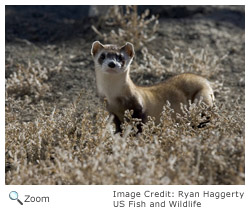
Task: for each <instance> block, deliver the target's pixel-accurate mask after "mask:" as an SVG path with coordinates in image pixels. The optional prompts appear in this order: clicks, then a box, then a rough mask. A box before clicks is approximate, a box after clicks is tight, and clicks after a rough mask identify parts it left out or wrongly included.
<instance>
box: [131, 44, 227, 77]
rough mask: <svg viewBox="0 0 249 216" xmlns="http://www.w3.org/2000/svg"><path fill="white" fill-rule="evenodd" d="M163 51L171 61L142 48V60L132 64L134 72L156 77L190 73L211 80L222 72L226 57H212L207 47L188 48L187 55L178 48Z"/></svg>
mask: <svg viewBox="0 0 249 216" xmlns="http://www.w3.org/2000/svg"><path fill="white" fill-rule="evenodd" d="M165 51H166V52H169V53H170V54H171V56H172V59H166V58H165V56H161V55H160V56H154V55H152V54H151V53H149V51H148V48H147V47H144V48H142V50H141V52H142V58H141V60H139V62H135V63H134V72H135V73H139V74H142V73H151V74H153V75H155V76H158V77H164V76H165V74H167V75H177V74H180V73H190V72H191V73H194V74H198V75H201V76H204V77H206V78H212V77H213V76H214V75H215V74H219V73H220V72H221V71H222V70H223V69H222V64H221V62H222V61H223V60H224V59H225V58H226V55H225V56H223V57H218V56H216V55H214V54H213V53H211V52H210V50H209V48H208V47H205V48H203V49H201V50H193V49H191V48H189V49H188V52H187V53H183V52H181V51H180V48H179V47H175V48H174V49H173V50H165Z"/></svg>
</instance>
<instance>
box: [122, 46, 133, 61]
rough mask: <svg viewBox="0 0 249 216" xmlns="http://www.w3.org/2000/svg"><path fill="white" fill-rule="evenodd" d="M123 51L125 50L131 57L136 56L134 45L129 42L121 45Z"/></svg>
mask: <svg viewBox="0 0 249 216" xmlns="http://www.w3.org/2000/svg"><path fill="white" fill-rule="evenodd" d="M121 51H124V52H125V53H126V54H127V55H128V56H129V57H130V58H132V57H134V55H135V51H134V46H133V44H132V43H129V42H127V43H126V44H125V45H124V46H122V47H121Z"/></svg>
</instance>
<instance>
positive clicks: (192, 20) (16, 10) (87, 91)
mask: <svg viewBox="0 0 249 216" xmlns="http://www.w3.org/2000/svg"><path fill="white" fill-rule="evenodd" d="M143 7H144V6H143ZM143 7H141V8H139V9H140V10H141V11H142V10H143ZM88 9H89V8H88V7H87V6H80V7H79V6H77V7H76V6H70V7H66V6H57V7H56V6H44V7H42V6H37V7H36V6H27V7H26V6H6V11H5V13H6V15H5V18H6V27H5V28H6V45H5V57H6V60H5V62H6V70H5V77H6V82H8V79H12V78H13V77H12V76H13V74H14V72H17V71H18V69H19V68H20V65H22V67H24V68H25V67H28V65H29V62H30V64H33V65H36V64H37V65H40V66H37V67H45V68H47V69H48V70H49V72H48V73H46V76H47V77H46V78H44V83H45V84H44V86H42V87H41V88H44V89H45V88H48V90H46V91H44V93H42V95H38V97H36V96H35V93H34V92H33V93H32V92H31V93H23V92H19V93H18V90H13V92H14V93H13V92H11V91H10V92H7V93H8V94H7V95H6V107H8V106H9V105H10V103H11V102H10V100H9V98H12V99H13V100H20V101H21V102H22V101H23V104H22V106H20V107H17V106H16V107H15V106H14V108H13V107H12V111H11V112H14V113H15V116H16V118H17V119H18V121H19V122H21V123H22V122H27V123H29V122H35V120H36V117H37V115H38V113H39V111H40V110H41V109H45V112H47V113H51V112H52V111H53V110H54V108H55V107H56V109H58V110H59V111H58V112H63V109H66V108H68V107H70V106H71V105H72V103H73V102H75V101H76V100H80V101H78V102H79V104H80V105H79V106H82V107H84V109H85V108H87V109H88V110H89V111H90V112H96V113H97V110H98V108H99V107H102V104H101V102H100V100H99V98H98V96H97V92H96V84H95V74H94V65H93V61H92V58H91V56H90V49H91V44H92V42H93V41H95V40H100V41H101V38H100V37H99V36H98V35H97V34H96V33H95V32H94V31H93V30H92V28H91V25H95V24H96V23H97V22H98V18H97V17H91V18H90V17H88V16H87V14H88ZM150 9H151V13H152V14H159V30H158V32H157V33H156V38H155V40H153V41H151V42H150V43H148V44H147V48H148V49H149V50H150V51H151V53H152V54H153V55H154V56H156V57H157V58H160V57H162V56H165V58H166V60H167V61H166V62H170V61H172V54H171V52H170V50H173V49H174V48H175V47H177V49H178V50H180V52H181V53H182V54H183V55H187V52H188V50H189V48H190V49H192V50H197V51H200V50H201V49H203V48H205V49H208V52H209V55H210V56H215V57H217V58H220V59H222V57H223V56H226V57H225V58H224V59H222V60H221V62H220V67H221V69H220V70H219V73H215V74H213V75H211V76H209V77H208V79H209V80H210V81H211V82H213V83H215V82H216V81H219V83H222V85H223V86H222V88H220V89H214V91H215V96H216V100H217V101H219V102H224V103H229V101H234V100H237V101H238V103H239V105H240V110H239V111H240V112H242V113H241V114H242V115H243V116H244V107H245V10H244V9H245V8H244V7H243V6H192V7H191V6H163V7H156V6H152V7H151V8H150ZM99 29H100V31H104V29H101V27H99ZM141 56H142V54H141V52H140V51H138V52H137V57H136V61H138V62H139V61H140V60H139V58H140V57H141ZM38 62H39V63H38ZM166 66H167V65H166ZM176 73H177V72H176ZM131 76H132V78H133V79H134V80H135V81H137V82H139V80H141V79H139V78H140V76H141V75H140V74H132V75H131ZM165 77H166V76H164V78H165ZM164 78H158V77H156V76H155V75H153V74H149V75H147V76H143V79H148V82H149V83H153V82H157V81H159V80H161V79H164ZM82 91H83V93H82ZM41 92H42V90H39V93H41ZM80 94H83V95H81V97H80V99H79V95H80ZM27 95H28V97H29V98H28V99H27ZM25 98H26V99H25ZM41 104H43V105H42V106H41ZM44 107H45V108H44ZM227 107H229V105H228V106H227ZM8 112H9V111H8ZM79 112H80V111H79ZM79 115H80V114H79ZM6 124H8V122H6ZM241 124H242V125H244V122H241ZM243 127H244V126H243ZM243 136H244V135H243ZM6 148H7V147H6ZM6 152H7V149H6ZM6 154H7V153H6ZM6 157H7V159H6V161H7V162H6V173H7V172H9V171H10V170H11V169H12V168H13V167H12V165H11V162H10V160H9V159H8V157H9V156H6ZM10 179H11V178H7V180H6V183H7V184H12V183H17V184H19V183H20V184H23V183H25V182H22V181H15V180H13V179H12V180H10ZM32 183H34V182H32ZM43 183H44V182H43ZM64 183H65V182H64Z"/></svg>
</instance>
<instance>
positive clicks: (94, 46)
mask: <svg viewBox="0 0 249 216" xmlns="http://www.w3.org/2000/svg"><path fill="white" fill-rule="evenodd" d="M103 48H104V46H103V44H101V43H100V42H99V41H95V42H93V44H92V49H91V54H92V56H93V57H94V56H95V55H96V54H97V53H98V52H99V51H100V50H101V49H103Z"/></svg>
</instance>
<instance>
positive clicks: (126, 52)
mask: <svg viewBox="0 0 249 216" xmlns="http://www.w3.org/2000/svg"><path fill="white" fill-rule="evenodd" d="M91 54H92V56H93V59H94V63H95V68H96V70H97V71H101V72H102V73H107V74H120V73H124V72H127V71H129V70H128V69H129V67H130V64H131V62H132V59H133V57H134V54H135V52H134V47H133V45H132V44H131V43H129V42H127V43H126V44H125V45H124V46H122V47H118V46H116V45H110V44H108V45H103V44H101V43H100V42H99V41H95V42H94V43H93V44H92V50H91Z"/></svg>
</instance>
